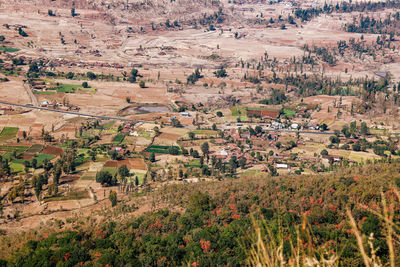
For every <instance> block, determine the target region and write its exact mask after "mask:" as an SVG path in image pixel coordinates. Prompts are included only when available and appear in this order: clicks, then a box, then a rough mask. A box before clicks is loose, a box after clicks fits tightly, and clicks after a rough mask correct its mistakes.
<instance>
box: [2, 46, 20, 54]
mask: <svg viewBox="0 0 400 267" xmlns="http://www.w3.org/2000/svg"><path fill="white" fill-rule="evenodd" d="M0 51H1V52H9V53H13V52H18V51H19V49H18V48H13V47H8V46H0Z"/></svg>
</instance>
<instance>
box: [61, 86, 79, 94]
mask: <svg viewBox="0 0 400 267" xmlns="http://www.w3.org/2000/svg"><path fill="white" fill-rule="evenodd" d="M78 88H80V86H78V85H74V84H61V85H59V86H58V87H57V92H58V93H75V91H76V90H78Z"/></svg>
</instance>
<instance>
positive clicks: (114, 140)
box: [112, 133, 125, 143]
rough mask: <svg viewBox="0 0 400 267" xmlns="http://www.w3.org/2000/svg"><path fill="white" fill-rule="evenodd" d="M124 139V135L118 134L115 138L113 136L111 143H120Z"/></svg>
mask: <svg viewBox="0 0 400 267" xmlns="http://www.w3.org/2000/svg"><path fill="white" fill-rule="evenodd" d="M124 138H125V135H123V134H121V133H120V134H117V135H116V136H114V138H113V140H112V141H113V142H114V143H121V142H122V141H123V140H124Z"/></svg>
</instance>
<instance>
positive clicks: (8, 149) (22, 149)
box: [0, 145, 28, 154]
mask: <svg viewBox="0 0 400 267" xmlns="http://www.w3.org/2000/svg"><path fill="white" fill-rule="evenodd" d="M27 148H28V147H27V146H6V145H2V146H0V151H6V152H14V151H17V154H20V153H23V152H25V150H26V149H27Z"/></svg>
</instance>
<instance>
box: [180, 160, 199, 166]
mask: <svg viewBox="0 0 400 267" xmlns="http://www.w3.org/2000/svg"><path fill="white" fill-rule="evenodd" d="M184 166H185V168H200V167H201V165H200V160H199V159H195V160H192V161H189V163H188V164H185V165H184Z"/></svg>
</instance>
